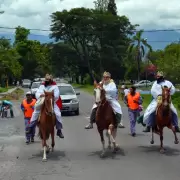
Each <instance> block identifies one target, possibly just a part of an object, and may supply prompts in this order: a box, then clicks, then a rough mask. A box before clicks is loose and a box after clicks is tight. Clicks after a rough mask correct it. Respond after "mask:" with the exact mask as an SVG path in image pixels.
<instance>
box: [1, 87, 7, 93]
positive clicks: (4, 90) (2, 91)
mask: <svg viewBox="0 0 180 180" xmlns="http://www.w3.org/2000/svg"><path fill="white" fill-rule="evenodd" d="M6 91H8V88H2V87H0V93H4V92H6Z"/></svg>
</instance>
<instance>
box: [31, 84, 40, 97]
mask: <svg viewBox="0 0 180 180" xmlns="http://www.w3.org/2000/svg"><path fill="white" fill-rule="evenodd" d="M40 85H41V82H40V81H38V82H33V83H32V85H31V87H30V89H31V93H32V95H33V98H36V96H35V94H36V91H37V90H38V88H39V86H40Z"/></svg>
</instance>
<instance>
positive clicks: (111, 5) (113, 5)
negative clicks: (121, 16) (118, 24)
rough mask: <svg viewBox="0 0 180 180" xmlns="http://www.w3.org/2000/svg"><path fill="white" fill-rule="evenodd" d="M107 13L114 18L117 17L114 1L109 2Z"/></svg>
mask: <svg viewBox="0 0 180 180" xmlns="http://www.w3.org/2000/svg"><path fill="white" fill-rule="evenodd" d="M108 12H110V13H111V14H112V15H114V16H117V6H116V3H115V0H109V3H108Z"/></svg>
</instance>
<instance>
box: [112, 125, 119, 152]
mask: <svg viewBox="0 0 180 180" xmlns="http://www.w3.org/2000/svg"><path fill="white" fill-rule="evenodd" d="M112 136H113V138H114V140H115V145H116V147H115V151H118V150H119V145H118V144H117V143H116V136H117V128H114V130H113V131H112Z"/></svg>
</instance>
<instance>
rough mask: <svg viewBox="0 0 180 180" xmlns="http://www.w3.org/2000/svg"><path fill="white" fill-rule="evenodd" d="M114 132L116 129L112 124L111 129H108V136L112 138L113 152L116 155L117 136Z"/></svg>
mask: <svg viewBox="0 0 180 180" xmlns="http://www.w3.org/2000/svg"><path fill="white" fill-rule="evenodd" d="M113 131H115V129H114V126H113V125H112V124H110V125H109V129H108V134H109V136H110V139H111V141H112V143H113V152H114V153H115V152H116V151H117V150H116V147H117V146H116V141H115V138H114V137H115V136H116V133H115V132H113Z"/></svg>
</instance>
